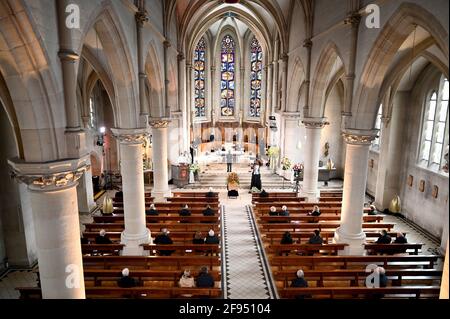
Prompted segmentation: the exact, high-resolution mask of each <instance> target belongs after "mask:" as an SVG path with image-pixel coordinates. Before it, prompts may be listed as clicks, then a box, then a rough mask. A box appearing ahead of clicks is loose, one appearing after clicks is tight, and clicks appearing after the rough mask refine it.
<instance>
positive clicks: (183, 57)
mask: <svg viewBox="0 0 450 319" xmlns="http://www.w3.org/2000/svg"><path fill="white" fill-rule="evenodd" d="M177 59H178V62H181V61H183V60H186V57H185V56H184V53H183V52H178V55H177Z"/></svg>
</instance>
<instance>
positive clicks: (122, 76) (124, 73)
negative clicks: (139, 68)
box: [78, 3, 139, 128]
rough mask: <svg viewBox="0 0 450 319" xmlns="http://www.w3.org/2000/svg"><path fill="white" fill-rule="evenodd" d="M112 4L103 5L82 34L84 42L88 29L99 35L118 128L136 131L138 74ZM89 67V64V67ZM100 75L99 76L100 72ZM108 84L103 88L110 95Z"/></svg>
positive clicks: (81, 45) (92, 16) (81, 42)
mask: <svg viewBox="0 0 450 319" xmlns="http://www.w3.org/2000/svg"><path fill="white" fill-rule="evenodd" d="M119 21H121V19H119V17H118V16H117V14H116V12H115V11H114V8H113V7H112V5H111V4H109V3H108V4H106V5H104V6H102V7H100V8H99V10H98V11H96V12H94V13H93V14H92V15H91V18H90V19H89V22H88V23H87V24H86V27H85V28H84V30H83V34H82V39H85V38H86V36H87V34H88V32H89V31H90V30H91V29H94V31H95V32H96V33H97V34H98V39H99V41H100V43H101V45H102V48H103V54H104V56H105V57H106V61H107V63H108V68H107V69H108V71H109V72H108V74H109V77H110V78H111V82H112V86H113V88H114V91H113V92H114V95H112V96H114V98H111V96H110V99H111V102H112V103H113V109H114V113H115V115H116V116H115V122H116V126H117V127H121V128H135V127H137V126H138V122H139V121H138V114H139V103H138V100H137V98H138V94H137V72H135V71H134V67H133V65H134V64H133V59H132V56H131V54H130V50H129V48H130V46H129V44H128V42H127V40H126V36H125V33H124V31H123V30H122V27H121V25H120V23H119ZM83 44H84V41H80V48H79V51H78V52H81V51H82V47H83ZM91 65H92V64H91ZM99 73H100V72H99ZM107 82H108V81H102V83H104V84H105V88H106V89H107V92H108V94H110V93H112V92H111V91H112V90H111V85H110V84H107Z"/></svg>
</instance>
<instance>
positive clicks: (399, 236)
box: [394, 233, 408, 244]
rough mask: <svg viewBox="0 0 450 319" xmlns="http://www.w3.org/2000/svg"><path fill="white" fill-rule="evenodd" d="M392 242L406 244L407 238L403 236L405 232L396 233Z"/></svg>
mask: <svg viewBox="0 0 450 319" xmlns="http://www.w3.org/2000/svg"><path fill="white" fill-rule="evenodd" d="M394 243H396V244H407V243H408V240H407V239H406V237H405V234H403V233H398V234H397V238H395V240H394Z"/></svg>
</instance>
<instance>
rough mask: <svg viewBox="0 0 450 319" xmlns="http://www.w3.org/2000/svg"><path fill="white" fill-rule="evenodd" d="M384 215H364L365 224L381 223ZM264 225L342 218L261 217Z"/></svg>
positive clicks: (328, 216) (327, 216)
mask: <svg viewBox="0 0 450 319" xmlns="http://www.w3.org/2000/svg"><path fill="white" fill-rule="evenodd" d="M383 218H384V216H383V215H363V221H364V222H365V223H368V222H381V221H382V220H383ZM258 220H260V221H261V222H263V223H268V222H283V221H284V222H288V223H290V222H292V221H301V222H310V223H317V222H320V221H340V220H341V216H338V215H334V216H333V215H331V216H330V215H323V216H322V215H320V216H304V215H300V216H298V215H289V216H268V215H266V216H260V217H259V218H258Z"/></svg>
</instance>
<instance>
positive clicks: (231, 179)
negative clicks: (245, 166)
mask: <svg viewBox="0 0 450 319" xmlns="http://www.w3.org/2000/svg"><path fill="white" fill-rule="evenodd" d="M227 184H237V185H239V176H238V174H236V173H234V172H232V173H230V174H228V177H227Z"/></svg>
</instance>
